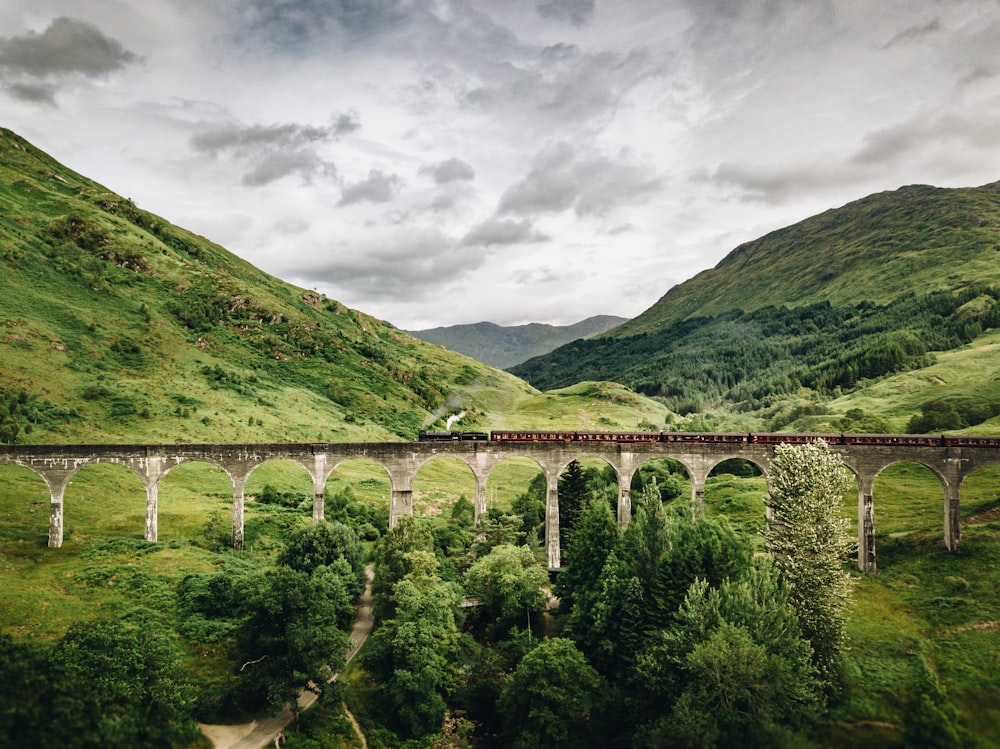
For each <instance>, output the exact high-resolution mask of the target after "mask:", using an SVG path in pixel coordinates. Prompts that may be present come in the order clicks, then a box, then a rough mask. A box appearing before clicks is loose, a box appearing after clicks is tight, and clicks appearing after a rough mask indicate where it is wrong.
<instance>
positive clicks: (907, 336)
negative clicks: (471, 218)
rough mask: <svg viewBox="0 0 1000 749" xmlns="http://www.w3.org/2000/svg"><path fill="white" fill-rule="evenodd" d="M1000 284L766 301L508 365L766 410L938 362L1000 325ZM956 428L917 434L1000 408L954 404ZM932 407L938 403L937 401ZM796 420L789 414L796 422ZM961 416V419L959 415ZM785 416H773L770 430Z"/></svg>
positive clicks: (536, 377) (668, 399) (687, 401)
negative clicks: (887, 297)
mask: <svg viewBox="0 0 1000 749" xmlns="http://www.w3.org/2000/svg"><path fill="white" fill-rule="evenodd" d="M998 300H1000V289H997V288H994V287H980V286H970V287H969V288H967V289H965V290H963V291H961V292H950V291H938V292H934V293H931V294H923V295H918V294H908V295H906V296H903V297H901V298H899V299H897V300H895V301H893V302H891V303H888V304H884V305H876V304H873V303H870V302H866V303H862V304H857V305H854V306H851V307H834V306H833V305H831V304H830V303H828V302H823V303H817V304H810V305H807V306H802V307H792V308H789V307H784V306H777V307H764V308H761V309H757V310H754V311H752V312H746V313H744V312H741V311H739V310H737V311H733V312H727V313H724V314H721V315H718V316H716V317H699V318H694V319H688V320H682V321H679V322H674V323H672V324H670V325H669V326H667V327H665V328H664V329H663V330H661V331H659V332H656V333H644V334H641V335H636V336H630V337H627V338H613V339H608V338H604V339H598V340H593V339H592V340H578V341H575V342H573V343H571V344H568V345H566V346H563V347H561V348H559V349H557V350H556V351H554V352H552V353H551V354H549V355H547V356H545V357H539V358H536V359H532V360H529V361H527V362H525V363H524V364H521V365H519V366H517V367H514V368H513V369H512V370H511V371H512V372H513V373H514V374H516V375H517V376H519V377H522V378H524V379H526V380H528V381H529V382H530V383H531V384H532V385H534V386H536V387H538V388H541V389H549V388H556V387H563V386H565V385H567V384H569V383H572V382H578V381H580V380H612V381H616V382H622V383H625V384H627V385H629V386H630V387H632V388H633V389H634V390H636V391H637V392H640V393H643V394H646V395H651V396H656V397H658V398H662V399H663V400H664V402H665V403H666V404H667V405H668V407H669V408H670V409H671V410H673V411H674V412H676V413H678V414H681V415H685V414H690V413H698V412H700V411H702V410H705V409H707V408H712V407H717V406H719V405H722V406H724V407H725V408H728V409H730V410H734V411H739V412H745V413H753V414H757V415H762V416H766V415H767V413H768V409H769V408H770V407H771V406H773V405H774V404H775V403H778V402H780V401H781V400H782V399H784V398H786V397H787V396H789V395H791V394H796V393H801V392H803V391H808V392H812V393H814V394H816V396H818V400H821V399H828V398H830V397H834V396H836V395H840V394H841V393H842V392H845V391H848V390H850V389H853V388H856V387H858V386H860V385H863V384H866V383H869V382H872V381H877V380H879V379H881V378H884V377H886V376H889V375H892V374H896V373H899V372H902V371H906V370H909V369H916V368H920V367H925V366H927V365H929V364H930V363H932V362H933V357H934V354H933V352H936V351H948V350H951V349H955V348H958V347H960V346H962V345H964V344H967V343H969V342H970V341H973V340H975V338H977V337H978V336H979V335H981V334H982V333H983V331H984V330H987V329H990V328H995V327H998V326H1000V301H998ZM956 409H957V413H958V414H959V417H960V418H959V423H960V425H959V426H943V425H940V424H939V423H938V421H936V420H933V419H928V420H926V421H924V422H920V423H917V424H914V427H915V428H916V429H918V431H929V430H933V429H939V428H951V429H954V428H961V427H963V426H971V425H974V424H978V423H980V422H982V421H985V420H986V419H989V418H991V417H992V416H995V415H997V413H996V409H993V410H991V409H990V408H989V407H986V408H985V409H984V408H982V407H981V405H977V406H976V408H968V407H964V406H963V405H962V404H958V405H957V406H956V405H954V404H953V405H952V407H951V410H953V411H955V410H956ZM928 411H929V412H934V411H935V406H934V405H931V406H930V408H929V409H928ZM789 420H790V419H789ZM953 420H954V419H953ZM782 426H784V423H783V422H782V421H780V420H772V421H771V423H770V427H771V428H773V429H780V428H781V427H782Z"/></svg>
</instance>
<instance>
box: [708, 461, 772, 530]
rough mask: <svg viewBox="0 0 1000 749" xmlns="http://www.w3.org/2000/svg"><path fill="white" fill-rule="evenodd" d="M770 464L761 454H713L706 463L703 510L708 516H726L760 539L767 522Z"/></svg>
mask: <svg viewBox="0 0 1000 749" xmlns="http://www.w3.org/2000/svg"><path fill="white" fill-rule="evenodd" d="M730 461H740V463H739V464H732V463H730ZM727 464H728V465H727ZM769 468H770V464H769V462H768V461H766V460H763V459H762V458H761V457H760V456H758V455H753V454H749V455H748V454H740V453H736V452H733V453H722V454H720V455H715V456H713V459H712V460H711V461H710V462H709V463H707V464H706V465H705V488H704V494H703V495H702V497H703V499H702V502H701V508H702V510H703V511H704V513H705V514H706V515H709V516H724V517H725V518H726V519H727V520H728V521H729V522H730V524H731V525H732V526H733V528H734V529H736V530H737V531H739V532H741V533H743V534H744V535H745V536H747V537H748V538H751V539H758V538H759V537H760V534H761V533H762V532H763V530H764V526H765V524H766V522H767V476H768V469H769ZM727 469H728V470H727ZM734 471H738V473H734Z"/></svg>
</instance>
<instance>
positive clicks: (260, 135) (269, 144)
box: [191, 124, 336, 156]
mask: <svg viewBox="0 0 1000 749" xmlns="http://www.w3.org/2000/svg"><path fill="white" fill-rule="evenodd" d="M334 135H336V129H335V128H333V127H312V126H309V125H294V124H286V125H249V126H243V125H224V126H222V127H218V128H215V129H214V130H209V131H207V132H204V133H199V134H197V135H195V136H194V137H192V138H191V144H192V145H193V146H194V147H195V148H196V149H197V150H199V151H204V152H206V153H210V154H212V155H213V156H214V155H218V154H219V153H221V152H224V151H232V152H235V153H238V154H250V153H254V152H257V151H259V150H262V149H263V150H266V149H272V148H277V149H290V148H291V149H295V148H301V147H303V146H306V145H310V144H313V143H318V142H321V141H324V140H331V139H332V138H333V137H334Z"/></svg>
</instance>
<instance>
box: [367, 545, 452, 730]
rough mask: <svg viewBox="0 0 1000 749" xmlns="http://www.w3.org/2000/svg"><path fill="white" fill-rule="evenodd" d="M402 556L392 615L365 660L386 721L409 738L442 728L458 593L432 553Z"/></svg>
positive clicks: (412, 553) (376, 637) (394, 591)
mask: <svg viewBox="0 0 1000 749" xmlns="http://www.w3.org/2000/svg"><path fill="white" fill-rule="evenodd" d="M394 530H395V529H394ZM389 535H390V536H391V535H392V532H390V534H389ZM386 538H388V536H386ZM405 556H406V557H407V563H408V566H409V568H410V570H409V571H408V572H407V573H406V574H405V575H404V576H403V578H402V579H400V580H399V582H398V583H396V585H395V586H394V588H393V591H392V599H393V604H394V609H395V618H393V619H389V620H386V621H384V622H382V625H381V626H380V627H379V629H378V630H377V631H376V633H375V634H374V635H373V638H372V640H373V641H372V643H371V646H370V648H369V649H368V651H367V653H366V655H365V657H364V663H365V665H366V667H367V668H368V669H369V670H370V671H371V672H372V674H373V675H374V676H375V677H376V678H377V680H378V681H379V683H380V687H379V693H380V695H381V698H382V700H383V701H384V704H385V705H387V706H388V708H389V716H390V717H389V720H388V721H387V722H388V723H389V724H390V725H391V726H392V727H394V728H396V729H398V730H399V731H400V732H401V733H402V734H403V736H404V737H407V738H410V737H420V736H426V735H428V734H432V733H437V732H439V731H440V730H441V726H442V723H443V721H444V714H445V695H446V694H447V693H448V692H449V691H450V690H451V688H452V687H453V686H454V684H455V682H456V678H457V674H456V666H457V664H456V663H455V657H456V655H457V652H458V643H459V629H458V627H459V623H458V617H459V603H460V601H461V597H462V596H461V589H460V588H459V587H458V586H457V585H456V584H455V583H451V582H445V581H444V580H442V579H441V578H440V577H439V576H438V575H437V563H436V561H435V559H434V556H433V554H432V553H430V552H428V551H412V552H409V553H407V554H406V555H405ZM376 603H378V601H377V600H376Z"/></svg>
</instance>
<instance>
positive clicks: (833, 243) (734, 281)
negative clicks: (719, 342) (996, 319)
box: [604, 181, 1000, 338]
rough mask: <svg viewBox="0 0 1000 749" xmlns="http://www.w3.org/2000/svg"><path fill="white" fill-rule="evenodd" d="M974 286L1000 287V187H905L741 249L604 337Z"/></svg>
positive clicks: (819, 216)
mask: <svg viewBox="0 0 1000 749" xmlns="http://www.w3.org/2000/svg"><path fill="white" fill-rule="evenodd" d="M956 255H959V256H960V258H959V259H960V260H961V265H962V266H963V268H962V271H961V273H960V274H959V275H957V276H955V277H954V278H949V277H948V276H947V274H941V273H940V271H941V269H942V268H947V267H948V266H955V265H957V263H956V257H955V256H956ZM818 258H823V260H822V262H818ZM748 279H753V281H755V283H752V284H750V283H747V280H748ZM973 281H979V282H986V283H993V282H998V281H1000V181H998V182H991V183H987V184H985V185H981V186H979V187H963V188H944V187H933V186H930V185H908V186H904V187H900V188H898V189H897V190H888V191H883V192H878V193H874V194H871V195H868V196H865V197H863V198H860V199H858V200H854V201H851V202H849V203H846V204H845V205H843V206H840V207H839V208H831V209H828V210H826V211H823V212H821V213H819V214H816V215H814V216H810V217H808V218H805V219H803V220H802V221H799V222H797V223H795V224H792V225H790V226H786V227H783V228H781V229H776V230H775V231H772V232H768V233H767V234H765V235H763V236H762V237H760V238H758V239H755V240H752V241H750V242H744V243H743V244H741V245H739V246H738V247H736V248H734V249H733V250H732V251H731V252H729V253H728V254H727V255H726V256H725V257H724V258H723V259H722V260H720V261H719V263H717V264H716V265H715V267H713V268H709V269H707V270H704V271H702V272H701V273H698V274H697V275H695V276H694V277H692V278H690V279H688V280H687V281H684V282H683V283H680V284H677V285H676V286H674V287H672V288H671V289H669V290H668V291H667V292H666V293H665V294H664V295H663V296H662V297H661V298H660V299H659V300H657V301H656V302H655V303H654V304H653V305H651V306H650V307H649V308H648V309H647V310H645V311H644V312H642V313H640V314H639V315H637V316H636V317H634V318H632V319H631V320H629V321H628V322H627V323H624V324H623V325H621V326H619V327H618V328H615V329H614V330H613V331H610V332H609V333H606V334H604V335H605V337H616V338H623V337H628V336H632V335H637V334H640V333H643V332H654V331H656V330H658V329H661V328H663V327H665V326H667V325H669V324H670V323H672V322H675V321H677V320H683V319H688V318H692V317H698V316H705V315H718V314H721V313H724V312H729V311H731V310H735V309H741V310H743V311H744V312H749V311H752V310H754V309H757V308H760V307H764V306H767V305H773V304H786V305H790V306H795V305H803V304H810V303H814V302H823V301H828V302H830V303H831V304H835V305H839V304H850V303H856V302H859V301H872V302H876V303H884V302H888V301H891V300H892V299H894V298H896V297H897V296H899V295H900V294H902V293H905V292H906V291H908V290H910V289H911V288H912V287H914V286H921V287H923V288H925V289H926V290H928V291H929V290H934V289H945V288H947V289H955V288H959V287H961V285H962V284H963V283H968V282H973Z"/></svg>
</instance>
